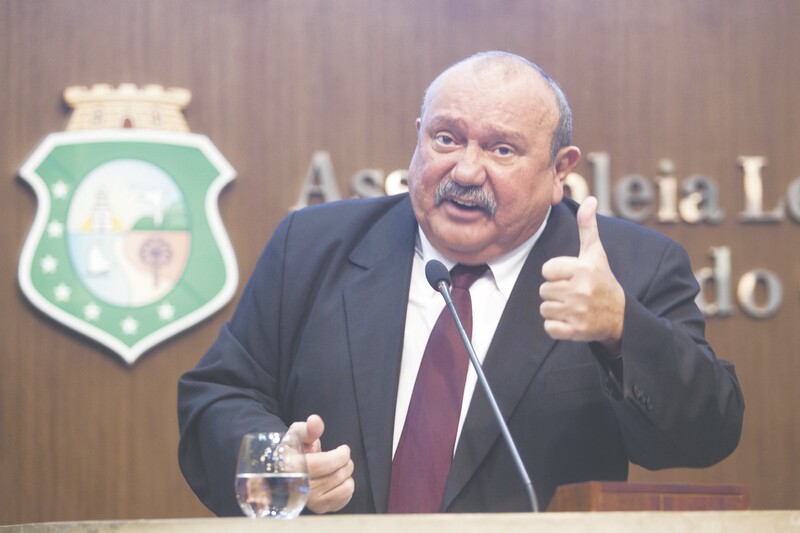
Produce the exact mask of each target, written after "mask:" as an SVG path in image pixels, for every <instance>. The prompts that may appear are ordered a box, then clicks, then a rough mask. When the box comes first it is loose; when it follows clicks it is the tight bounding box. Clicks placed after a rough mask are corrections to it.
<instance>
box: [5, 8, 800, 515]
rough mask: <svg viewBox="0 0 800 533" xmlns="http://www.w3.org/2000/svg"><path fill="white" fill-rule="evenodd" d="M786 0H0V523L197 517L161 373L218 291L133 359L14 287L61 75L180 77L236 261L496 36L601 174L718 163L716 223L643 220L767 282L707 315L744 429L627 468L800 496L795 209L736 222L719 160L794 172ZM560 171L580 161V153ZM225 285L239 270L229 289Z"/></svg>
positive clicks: (794, 80)
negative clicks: (538, 74)
mask: <svg viewBox="0 0 800 533" xmlns="http://www.w3.org/2000/svg"><path fill="white" fill-rule="evenodd" d="M798 22H800V4H798V3H797V2H794V1H793V0H764V1H761V2H752V1H747V0H705V1H704V2H700V3H698V2H693V1H690V0H657V1H653V2H642V1H638V0H575V1H572V2H548V1H545V0H528V1H523V0H519V1H512V0H402V1H401V0H387V1H382V2H376V1H370V0H342V1H337V2H329V1H325V0H301V1H295V2H287V1H280V0H260V1H257V0H224V1H223V0H172V1H170V2H162V1H158V0H66V1H62V0H6V1H4V2H1V3H0V73H2V75H0V179H2V184H3V189H2V190H3V194H2V195H0V224H1V227H2V230H0V242H1V243H2V246H3V250H4V253H2V254H0V313H1V316H2V318H3V320H2V321H0V472H2V475H1V476H0V523H18V522H32V521H51V520H86V519H111V518H154V517H182V516H204V515H207V514H208V513H207V511H206V510H205V509H204V508H203V507H202V505H200V504H199V503H198V502H197V500H196V499H195V498H194V496H193V495H192V493H191V492H190V490H189V489H188V488H187V486H186V485H185V482H184V481H183V479H182V477H181V475H180V473H179V471H178V468H177V461H176V447H177V421H176V413H175V400H176V391H175V384H176V381H177V379H178V376H179V375H180V374H181V373H182V372H183V371H184V370H186V369H188V368H190V367H192V366H193V365H194V363H195V362H196V361H197V359H198V358H199V357H200V356H201V355H202V353H203V352H204V351H205V349H206V347H207V346H208V345H209V344H210V343H211V342H212V341H213V339H214V337H215V336H216V332H217V330H218V329H219V327H220V325H221V324H222V323H223V322H224V321H225V320H226V319H227V318H228V317H229V316H230V314H231V312H232V309H233V304H231V305H228V306H227V307H226V308H224V309H223V310H222V311H221V312H219V313H217V314H216V315H214V316H213V317H212V318H210V319H208V320H206V321H205V322H203V323H202V324H200V325H199V326H197V327H195V328H193V329H191V330H189V331H188V332H185V333H183V334H182V335H180V336H178V337H176V338H174V339H172V340H170V341H168V342H166V343H164V344H162V345H160V346H158V347H156V348H154V349H152V350H151V351H150V352H148V353H147V354H146V355H144V356H143V357H142V358H140V360H139V361H138V362H137V363H136V364H135V365H133V366H132V367H128V366H126V365H125V364H123V363H121V362H120V361H119V360H118V358H116V356H114V355H113V354H111V353H110V352H108V351H107V350H105V349H103V348H102V347H99V346H98V345H96V344H93V343H92V342H90V341H88V340H86V339H84V338H83V337H81V336H78V335H75V334H73V333H71V332H70V331H68V330H67V329H66V328H64V327H62V326H59V325H58V324H56V323H55V322H53V321H52V320H50V319H48V318H46V317H44V316H43V315H42V314H41V313H39V312H38V311H36V310H35V309H34V308H33V307H32V306H31V305H29V304H28V303H27V301H26V300H25V299H24V297H23V296H22V295H21V293H20V291H19V289H18V285H17V281H16V269H17V262H18V259H19V251H20V250H21V247H22V243H23V242H24V240H25V238H26V236H27V233H28V231H29V229H30V225H31V223H32V221H33V217H34V213H35V211H36V201H35V197H34V195H33V193H32V191H31V190H30V189H29V188H28V187H27V185H26V184H24V183H23V182H22V181H21V180H19V179H17V178H15V176H16V172H17V168H18V166H19V164H20V163H21V162H22V161H23V160H24V159H25V158H26V157H27V155H28V154H29V153H30V152H31V150H32V149H33V148H34V147H35V146H36V144H37V143H38V142H39V141H40V140H41V139H42V138H43V137H44V136H45V135H46V134H47V133H50V132H53V131H59V130H61V129H63V127H64V124H65V121H66V118H67V115H68V109H67V108H66V106H65V105H64V104H63V103H62V101H61V91H62V90H63V89H64V88H65V87H66V86H69V85H91V84H93V83H98V82H106V83H112V84H118V83H121V82H133V83H136V84H139V85H143V84H146V83H159V84H162V85H165V86H179V87H186V88H189V89H190V90H191V91H192V93H193V99H192V102H191V104H190V105H189V108H188V109H187V110H186V113H185V114H186V117H187V120H188V123H189V125H190V127H191V128H192V130H193V131H196V132H199V133H204V134H206V135H208V136H209V137H210V138H211V140H212V141H213V142H214V143H215V145H216V146H217V147H218V148H219V149H220V151H221V152H222V153H223V154H224V155H225V156H226V157H227V158H228V160H229V161H230V162H231V164H232V165H233V166H234V168H236V170H237V171H238V174H239V176H238V178H237V179H236V180H235V181H234V182H233V183H232V184H231V185H229V186H228V187H227V188H226V189H225V191H223V194H222V195H221V198H220V209H221V214H222V218H223V220H224V222H225V225H226V227H227V230H228V232H229V234H230V237H231V239H232V242H233V245H234V248H235V251H236V254H237V258H238V261H239V268H240V272H241V275H242V278H243V279H244V278H246V277H247V276H248V274H249V273H250V271H251V270H252V268H253V265H254V263H255V261H256V258H257V256H258V254H259V252H260V250H261V248H262V246H263V244H264V243H265V241H266V239H267V238H268V236H269V235H270V233H271V231H272V229H273V228H274V227H275V225H276V224H277V223H278V221H279V220H280V218H281V217H282V216H283V215H284V214H285V213H286V212H287V210H288V209H289V207H290V206H292V205H293V204H294V203H295V201H296V199H297V195H298V193H299V191H300V184H301V181H302V179H303V178H304V176H305V174H306V171H307V168H308V165H309V162H310V161H311V157H312V155H313V153H314V152H315V151H318V150H326V151H328V152H329V153H330V154H331V157H332V161H333V165H334V168H335V171H336V175H337V178H338V181H339V183H340V185H341V187H342V189H343V191H344V192H345V193H347V189H348V187H349V179H350V176H352V175H353V174H354V173H355V172H357V171H358V170H360V169H364V168H378V169H383V170H385V171H387V172H389V171H391V170H394V169H399V168H404V167H405V166H406V165H407V164H408V160H409V158H410V155H411V152H412V150H413V145H414V142H415V132H414V127H413V121H414V118H415V117H416V115H417V110H418V107H419V103H420V101H421V97H422V92H423V90H424V88H425V86H426V85H427V83H428V82H429V81H430V80H431V79H432V78H433V77H434V76H435V75H436V74H437V73H438V72H439V71H440V70H442V69H443V68H444V67H445V66H447V65H448V64H450V63H451V62H453V61H455V60H458V59H460V58H462V57H465V56H466V55H469V54H471V53H473V52H475V51H478V50H483V49H507V50H511V51H514V52H517V53H520V54H522V55H525V56H527V57H529V58H531V59H533V60H535V61H537V62H538V63H539V64H541V65H542V66H543V67H544V68H545V69H547V70H548V71H549V72H550V73H551V74H552V75H553V76H554V77H555V78H556V79H557V80H559V82H560V83H561V84H562V86H563V88H564V90H565V92H566V93H567V96H568V97H569V98H570V101H571V103H572V106H573V108H574V111H575V116H576V142H577V143H578V144H579V145H580V146H581V147H582V149H583V151H584V154H587V153H589V152H607V153H609V155H610V157H611V176H612V178H613V180H614V182H617V181H618V180H619V179H620V178H621V177H623V176H626V175H628V174H642V175H644V176H646V177H648V178H650V179H655V176H656V175H657V165H658V161H659V160H661V159H662V158H670V159H672V160H673V161H674V163H675V166H676V175H677V176H678V177H679V178H680V179H683V178H685V177H687V176H690V175H694V174H701V175H706V176H709V177H711V178H713V179H714V180H715V181H716V182H717V183H718V184H719V186H720V190H721V202H722V207H723V208H724V209H725V211H726V217H725V219H724V220H723V221H722V222H721V223H720V224H718V225H705V224H701V225H689V224H685V223H681V224H674V225H668V224H658V223H657V222H655V221H654V220H651V221H649V222H648V223H647V224H648V225H650V226H652V227H654V228H656V229H658V230H660V231H664V232H665V233H667V234H669V235H670V236H672V237H674V238H676V239H677V240H679V241H680V242H681V243H683V244H684V245H685V246H686V248H687V250H688V251H689V253H690V255H691V257H692V259H693V263H694V266H695V268H696V269H699V268H701V267H704V266H709V265H710V258H709V255H708V249H709V247H711V246H720V245H726V246H729V247H730V248H731V251H732V273H733V279H734V280H735V281H738V279H739V278H740V277H741V276H742V275H743V274H744V273H745V272H747V271H748V270H752V269H754V268H768V269H770V270H772V271H773V272H775V274H776V275H777V276H778V277H779V278H780V279H781V280H782V282H783V284H784V296H785V299H784V302H783V304H782V306H781V308H780V310H779V312H778V313H777V314H776V315H775V316H774V317H772V318H769V319H767V320H755V319H751V318H748V317H746V316H744V315H743V314H742V313H741V311H737V313H736V314H735V315H734V316H733V317H729V318H712V319H710V320H709V325H708V336H709V338H710V339H711V341H712V344H714V346H715V348H716V350H717V352H718V353H719V355H720V356H722V357H725V358H728V359H730V360H732V361H733V362H735V363H736V365H737V369H738V372H739V376H740V378H741V382H742V385H743V387H744V390H745V394H746V400H747V411H746V419H745V430H744V435H743V439H742V443H741V445H740V447H739V449H738V450H737V451H736V452H735V453H734V455H733V456H732V457H731V458H729V459H727V460H726V461H724V462H723V463H721V464H720V465H718V466H715V467H713V468H710V469H706V470H699V471H686V470H671V471H666V472H659V473H651V472H645V471H642V470H638V469H635V470H634V471H633V474H632V478H633V479H635V480H639V481H647V480H653V481H684V482H689V481H708V482H725V483H746V484H748V485H749V486H750V489H751V494H752V504H753V507H754V508H759V509H762V508H797V507H800V470H799V468H800V467H798V464H800V460H798V459H800V458H798V451H797V450H798V448H800V434H799V433H800V415H799V414H798V409H797V406H798V405H800V392H798V391H800V388H799V387H798V386H797V383H796V379H797V376H798V375H800V357H798V353H800V328H798V327H797V324H798V321H799V319H800V249H799V248H798V246H797V243H798V237H800V224H798V222H797V221H794V220H791V219H787V220H784V221H783V222H781V223H778V224H773V225H745V224H741V223H740V222H738V221H737V220H736V217H737V214H738V213H739V212H740V211H741V210H742V208H743V205H744V194H743V189H742V172H741V169H740V168H739V167H738V166H737V163H736V158H737V157H738V156H741V155H763V156H766V157H767V158H768V159H769V164H768V166H767V167H766V168H765V170H764V180H765V182H764V187H765V193H764V194H765V203H766V207H772V206H773V205H775V203H776V202H777V200H778V197H779V196H781V195H785V192H786V187H787V186H788V185H789V183H790V182H791V181H792V180H793V179H795V178H797V177H798V176H800V151H798V149H797V147H798V146H800V128H799V127H798V124H800V100H798V96H797V87H799V86H800V63H798V61H797V59H796V57H794V56H795V54H796V52H797V50H800V32H798V31H797V28H796V25H797V24H798ZM578 170H579V172H580V173H581V174H582V175H584V176H586V177H587V178H588V177H590V176H591V172H592V171H591V166H590V165H589V164H588V162H586V161H584V162H582V163H581V165H580V167H579V169H578ZM237 295H238V292H237Z"/></svg>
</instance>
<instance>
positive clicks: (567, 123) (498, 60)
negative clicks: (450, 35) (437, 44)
mask: <svg viewBox="0 0 800 533" xmlns="http://www.w3.org/2000/svg"><path fill="white" fill-rule="evenodd" d="M463 70H470V71H472V72H473V73H474V74H475V75H482V74H488V73H492V74H494V75H496V76H498V79H501V80H505V81H510V80H511V79H513V78H515V77H517V76H521V75H526V74H533V75H534V76H536V77H538V78H539V79H541V80H542V81H543V82H544V83H545V84H546V85H547V87H548V88H549V89H550V91H551V93H552V95H553V98H554V100H555V106H556V112H557V113H558V121H557V123H556V125H555V128H554V129H553V132H552V138H551V142H550V159H551V161H552V160H555V157H556V155H557V154H558V151H559V150H561V148H563V147H565V146H569V145H571V144H572V110H571V109H570V107H569V103H568V102H567V98H566V96H565V95H564V92H563V91H562V90H561V87H559V86H558V84H557V83H556V82H555V80H553V79H552V78H551V77H550V75H549V74H547V72H545V70H544V69H542V68H541V67H540V66H539V65H537V64H536V63H533V62H532V61H529V60H527V59H525V58H524V57H522V56H518V55H516V54H512V53H510V52H502V51H489V52H480V53H477V54H474V55H472V56H470V57H467V58H466V59H463V60H461V61H459V62H457V63H454V64H453V65H451V66H450V67H448V68H447V69H446V70H445V71H444V72H442V73H441V74H439V76H437V77H436V79H434V80H433V82H431V84H430V85H429V86H428V88H427V89H426V91H425V97H424V98H423V101H422V109H421V110H420V118H422V119H423V120H424V118H425V111H426V110H427V108H428V104H429V103H430V99H431V98H432V97H433V95H435V93H436V91H437V90H438V89H439V87H440V86H441V84H442V82H443V80H445V79H447V78H448V77H450V76H452V75H453V74H455V73H458V72H459V71H463Z"/></svg>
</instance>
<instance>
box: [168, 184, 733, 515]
mask: <svg viewBox="0 0 800 533" xmlns="http://www.w3.org/2000/svg"><path fill="white" fill-rule="evenodd" d="M576 210H577V204H575V203H574V202H572V201H570V200H565V201H564V202H563V203H562V204H560V205H557V206H555V207H554V208H553V210H552V213H551V215H550V219H549V221H548V224H547V227H546V229H545V231H544V233H543V234H542V236H541V238H540V239H539V241H538V242H537V243H536V245H535V246H534V248H533V250H532V251H531V253H530V255H529V257H528V259H527V261H526V262H525V265H524V267H523V269H522V272H521V274H520V276H519V279H518V281H517V283H516V286H515V287H514V290H513V293H512V294H511V297H510V299H509V301H508V304H507V306H506V309H505V311H504V313H503V317H502V319H501V321H500V325H499V326H498V329H497V331H496V333H495V336H494V340H493V341H492V344H491V347H490V348H489V351H488V353H487V355H486V359H485V362H484V370H485V373H486V375H487V378H488V380H489V382H490V383H491V384H492V385H493V389H494V392H495V394H496V395H497V401H498V403H499V406H500V409H501V411H502V412H503V414H504V416H505V418H506V421H507V423H508V426H509V429H510V432H511V434H512V435H513V437H514V439H515V441H516V443H517V446H518V447H519V450H520V454H521V457H522V460H523V462H524V464H525V465H526V468H527V470H528V472H529V475H530V477H531V479H532V480H533V482H534V486H535V488H536V492H537V494H538V496H539V499H540V502H541V507H542V508H544V507H545V506H546V504H547V502H548V501H549V500H550V498H551V496H552V494H553V491H554V490H555V488H556V487H557V486H558V485H560V484H564V483H571V482H578V481H584V480H624V479H626V477H627V469H628V462H629V461H632V462H635V463H638V464H640V465H643V466H644V467H646V468H651V469H658V468H664V467H675V466H706V465H710V464H712V463H714V462H717V461H719V460H721V459H722V458H724V457H725V456H727V455H728V454H729V453H730V452H731V451H732V450H733V449H734V448H735V447H736V445H737V443H738V440H739V434H740V431H741V422H742V413H743V409H744V404H743V400H742V395H741V391H740V389H739V385H738V382H737V379H736V376H735V373H734V369H733V367H732V365H730V364H728V363H726V362H724V361H721V360H717V359H716V357H715V355H714V353H713V352H712V350H711V348H710V347H709V346H708V344H707V343H706V341H705V338H704V321H703V317H702V315H701V314H700V312H699V311H698V309H697V307H696V306H695V304H694V297H695V294H696V292H697V284H696V282H695V278H694V276H693V274H692V271H691V269H690V265H689V261H688V258H687V256H686V253H685V252H684V251H683V249H682V248H681V247H680V246H678V245H677V244H675V243H674V242H673V241H671V240H669V239H667V238H666V237H664V236H661V235H659V234H657V233H655V232H652V231H650V230H647V229H645V228H642V227H640V226H637V225H634V224H630V223H626V222H623V221H620V220H616V219H611V218H605V217H599V221H598V224H599V232H600V236H601V240H602V242H603V245H604V247H605V249H606V252H607V254H608V258H609V263H610V265H611V268H612V270H613V271H614V273H615V275H616V277H617V279H618V280H619V281H620V283H621V284H622V286H623V288H624V289H625V292H626V310H625V331H624V336H623V360H624V364H623V365H622V368H621V369H618V370H620V374H619V376H620V377H621V387H620V388H618V389H615V387H614V385H616V384H617V382H616V381H615V380H614V379H613V377H612V373H611V372H609V364H608V363H607V354H605V353H604V352H603V350H602V348H600V347H599V346H598V345H594V344H593V343H589V344H587V343H580V342H571V341H554V340H553V339H551V338H550V337H549V336H548V335H547V334H546V333H545V331H544V329H543V325H542V318H541V316H540V315H539V305H540V303H541V299H540V297H539V286H540V285H541V283H542V282H543V279H542V275H541V268H542V264H543V263H544V262H545V261H546V260H547V259H549V258H551V257H555V256H561V255H577V253H578V249H579V243H578V228H577V223H576V220H575V212H576ZM416 231H417V224H416V221H415V219H414V216H413V213H412V210H411V205H410V201H409V199H408V196H407V195H399V196H392V197H387V198H379V199H372V200H353V201H345V202H337V203H333V204H324V205H320V206H316V207H313V208H308V209H305V210H302V211H299V212H295V213H293V214H291V215H290V216H288V217H287V218H286V219H285V220H284V221H283V222H282V223H281V224H280V225H279V227H278V228H277V229H276V231H275V234H274V235H273V237H272V239H271V240H270V242H269V244H268V245H267V247H266V248H265V250H264V252H263V254H262V256H261V257H260V259H259V261H258V264H257V265H256V268H255V271H254V272H253V274H252V276H251V278H250V280H249V282H248V284H247V286H246V288H245V290H244V292H243V294H242V297H241V301H240V303H239V306H238V308H237V310H236V312H235V314H234V316H233V318H232V320H231V321H230V323H228V324H227V325H225V326H224V327H223V328H222V330H221V332H220V335H219V337H218V339H217V341H216V342H215V344H214V345H213V346H212V347H211V348H210V350H209V351H208V353H206V355H205V356H204V357H203V359H202V360H201V361H200V363H199V364H198V366H197V367H196V368H195V369H194V370H192V371H189V372H187V373H186V374H185V375H184V376H183V377H182V378H181V380H180V384H179V399H178V403H179V418H180V425H181V442H180V450H179V457H180V465H181V469H182V470H183V473H184V475H185V477H186V479H187V480H188V481H189V484H190V485H191V486H192V488H193V489H194V490H195V492H196V493H197V495H198V496H199V498H200V499H201V500H202V501H203V502H204V503H205V504H206V505H207V506H208V507H209V508H210V509H211V510H212V511H214V512H215V513H217V514H220V515H237V514H241V513H240V511H239V508H238V506H237V504H236V500H235V497H234V491H233V478H234V469H235V461H236V455H237V452H238V447H239V441H240V439H241V436H242V435H243V434H244V433H247V432H251V431H274V430H284V429H285V428H286V425H287V424H290V423H291V422H292V421H296V420H305V418H306V417H307V416H308V415H310V414H312V413H318V414H320V415H321V416H322V418H323V420H324V421H325V433H324V435H323V437H322V444H323V448H324V449H331V448H334V447H336V446H338V445H340V444H343V443H345V444H347V445H349V446H350V448H351V450H352V452H351V453H352V458H353V461H354V463H355V472H354V474H353V476H354V480H355V487H356V488H355V494H354V496H353V498H352V500H351V501H350V503H349V504H348V505H347V507H346V508H345V509H344V511H346V512H357V513H373V512H385V511H386V507H387V499H388V493H389V477H390V472H391V458H392V434H393V425H394V413H395V397H396V394H397V383H398V374H399V369H400V358H401V350H402V345H403V329H404V322H405V316H406V306H407V301H408V286H409V279H410V276H411V264H412V256H413V249H414V242H415V232H416ZM612 366H613V365H612ZM442 509H443V510H444V511H453V512H478V511H525V510H528V509H529V504H528V500H527V497H526V492H525V490H524V488H523V485H522V482H521V480H520V478H519V476H518V475H517V472H516V471H515V469H514V465H513V461H512V459H511V456H510V455H509V453H508V451H507V449H506V445H505V442H504V440H503V438H502V436H501V435H500V432H499V429H498V427H497V424H496V423H495V421H494V420H493V418H492V415H491V411H490V407H489V405H488V403H487V401H486V397H485V396H484V394H483V393H482V391H481V390H480V388H476V391H475V395H474V397H473V399H472V403H471V405H470V408H469V414H468V416H467V418H466V422H465V425H464V428H463V432H462V434H461V438H460V440H459V443H458V448H457V451H456V454H455V457H454V460H453V465H452V469H451V472H450V476H449V478H448V482H447V487H446V491H445V498H444V503H443V507H442Z"/></svg>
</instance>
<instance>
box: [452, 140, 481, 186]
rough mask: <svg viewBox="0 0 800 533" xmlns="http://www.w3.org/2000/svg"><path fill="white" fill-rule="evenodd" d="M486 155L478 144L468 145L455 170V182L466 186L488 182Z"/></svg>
mask: <svg viewBox="0 0 800 533" xmlns="http://www.w3.org/2000/svg"><path fill="white" fill-rule="evenodd" d="M484 155H485V154H484V153H483V150H482V149H481V147H480V146H478V144H477V143H474V142H469V143H467V145H466V146H465V147H464V149H463V150H461V155H460V156H459V158H458V161H456V165H455V167H454V168H453V181H455V182H456V183H458V184H460V185H464V186H470V185H481V184H482V183H483V182H484V181H485V180H486V165H485V160H484Z"/></svg>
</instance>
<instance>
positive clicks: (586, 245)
mask: <svg viewBox="0 0 800 533" xmlns="http://www.w3.org/2000/svg"><path fill="white" fill-rule="evenodd" d="M577 218H578V236H579V238H580V242H581V250H580V253H579V255H578V257H580V256H581V255H583V254H584V253H586V252H588V251H589V250H590V249H592V248H593V247H595V246H598V245H599V246H601V247H602V243H601V242H600V234H599V233H598V232H597V198H595V197H594V196H589V197H588V198H586V200H584V201H583V203H582V204H581V206H580V208H578V215H577Z"/></svg>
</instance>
